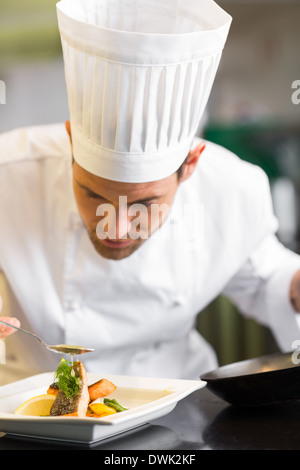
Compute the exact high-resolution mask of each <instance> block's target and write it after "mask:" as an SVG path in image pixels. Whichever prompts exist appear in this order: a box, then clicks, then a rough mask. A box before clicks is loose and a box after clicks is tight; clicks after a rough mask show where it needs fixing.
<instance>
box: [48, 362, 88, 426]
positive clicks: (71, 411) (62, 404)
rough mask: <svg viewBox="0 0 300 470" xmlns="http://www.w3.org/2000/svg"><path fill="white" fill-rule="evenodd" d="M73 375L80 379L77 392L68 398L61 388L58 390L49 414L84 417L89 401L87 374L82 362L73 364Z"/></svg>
mask: <svg viewBox="0 0 300 470" xmlns="http://www.w3.org/2000/svg"><path fill="white" fill-rule="evenodd" d="M73 370H74V372H75V376H76V377H79V379H80V381H81V385H80V388H79V390H78V392H77V393H76V394H75V395H74V396H72V397H70V398H68V397H67V396H66V395H65V394H64V392H63V390H59V392H58V394H57V396H56V398H55V400H54V402H53V405H52V407H51V410H50V416H78V417H80V418H84V417H85V416H86V412H87V408H88V404H89V401H90V397H89V392H88V386H87V375H86V371H85V368H84V365H83V364H82V362H80V361H77V362H75V363H74V364H73Z"/></svg>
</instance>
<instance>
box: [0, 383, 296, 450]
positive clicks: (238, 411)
mask: <svg viewBox="0 0 300 470" xmlns="http://www.w3.org/2000/svg"><path fill="white" fill-rule="evenodd" d="M299 423H300V401H293V402H290V403H284V404H279V405H272V406H261V407H255V408H254V407H253V408H239V407H233V406H230V405H228V404H227V403H226V402H224V401H223V400H221V399H219V398H218V397H216V396H215V395H214V394H212V393H211V392H210V391H209V390H208V389H206V388H204V389H200V390H198V391H196V392H194V393H192V394H191V395H190V396H188V397H187V398H185V399H184V400H182V401H180V402H179V403H178V404H177V405H176V407H175V409H174V410H173V411H172V412H171V413H169V414H167V415H165V416H163V417H161V418H159V419H157V420H155V421H152V422H150V423H149V424H147V425H145V426H142V427H139V428H137V429H135V430H133V431H130V432H126V433H124V434H122V435H120V436H118V437H114V438H111V439H107V440H104V441H102V442H101V443H98V444H95V445H92V446H80V445H74V446H72V445H66V444H60V443H57V444H56V443H53V442H51V443H50V442H47V441H44V442H43V441H41V440H37V439H35V440H34V439H32V440H22V439H20V438H17V437H12V436H8V435H2V437H0V451H2V450H72V449H74V448H75V449H84V450H101V451H106V453H107V452H112V451H127V452H129V451H138V450H144V451H152V450H156V451H169V453H170V452H172V451H179V450H180V451H191V452H189V454H191V453H196V452H197V451H200V450H300V426H299ZM0 431H1V429H0ZM0 436H1V433H0ZM173 453H174V452H173Z"/></svg>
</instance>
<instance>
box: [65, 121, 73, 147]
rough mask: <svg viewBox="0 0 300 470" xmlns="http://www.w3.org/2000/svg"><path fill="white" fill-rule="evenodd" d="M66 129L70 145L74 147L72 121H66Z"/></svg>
mask: <svg viewBox="0 0 300 470" xmlns="http://www.w3.org/2000/svg"><path fill="white" fill-rule="evenodd" d="M65 127H66V131H67V133H68V134H69V137H70V143H71V145H72V133H71V124H70V121H66V122H65Z"/></svg>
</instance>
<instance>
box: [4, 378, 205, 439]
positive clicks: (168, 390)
mask: <svg viewBox="0 0 300 470" xmlns="http://www.w3.org/2000/svg"><path fill="white" fill-rule="evenodd" d="M53 377H54V373H53V372H47V373H44V374H39V375H35V376H33V377H28V378H26V379H23V380H20V381H18V382H14V383H11V384H8V385H4V386H2V387H0V432H4V433H7V434H13V435H18V436H23V437H35V438H40V439H50V440H60V441H64V442H77V443H82V444H92V443H95V442H97V441H100V440H102V439H107V438H109V437H111V436H115V435H117V434H119V433H122V432H125V431H128V430H130V429H133V428H135V427H137V426H141V425H142V424H146V423H147V422H149V421H151V420H154V419H157V418H159V417H161V416H163V415H165V414H167V413H169V412H170V411H172V410H173V408H174V407H175V406H176V404H177V402H178V401H179V400H181V399H183V398H185V397H186V396H187V395H189V394H190V393H192V392H194V391H195V390H198V389H200V388H202V387H204V386H205V385H206V382H203V381H201V380H197V381H196V380H195V381H194V380H176V379H162V378H149V377H129V376H116V375H111V376H107V375H105V378H107V379H108V380H111V381H112V382H113V383H114V384H115V385H116V386H117V389H116V391H115V392H114V393H113V394H111V395H110V396H109V398H115V399H116V400H117V401H118V402H119V403H120V404H121V405H122V406H124V407H125V408H127V410H126V411H122V412H120V413H116V414H113V415H110V416H107V417H104V418H91V417H88V418H77V417H54V416H47V417H38V416H21V415H16V414H14V412H15V410H16V409H17V408H18V406H20V405H21V404H22V403H23V402H24V401H25V400H28V399H29V398H32V397H34V396H37V395H41V394H43V393H46V392H47V389H48V386H49V385H50V384H51V383H52V381H53ZM101 378H102V376H101V374H100V375H99V374H90V373H89V374H88V383H94V382H96V381H97V380H99V379H101Z"/></svg>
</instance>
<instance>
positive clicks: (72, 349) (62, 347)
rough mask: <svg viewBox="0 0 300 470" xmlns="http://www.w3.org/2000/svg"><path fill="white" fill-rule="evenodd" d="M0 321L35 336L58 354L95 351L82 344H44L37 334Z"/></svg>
mask: <svg viewBox="0 0 300 470" xmlns="http://www.w3.org/2000/svg"><path fill="white" fill-rule="evenodd" d="M0 323H3V325H6V326H9V327H10V328H15V330H19V331H22V333H26V334H27V335H30V336H33V338H36V339H37V340H38V341H39V342H40V343H41V344H42V345H43V346H44V347H45V348H46V349H49V350H50V351H54V352H57V353H60V354H71V355H73V354H74V355H79V354H84V353H87V352H93V351H95V349H89V348H84V347H82V346H70V345H69V344H53V345H50V344H46V343H45V342H44V341H43V340H42V339H41V338H39V336H37V335H35V334H34V333H31V332H30V331H27V330H23V329H22V328H18V327H17V326H13V325H11V324H10V323H7V322H5V321H3V320H0Z"/></svg>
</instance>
